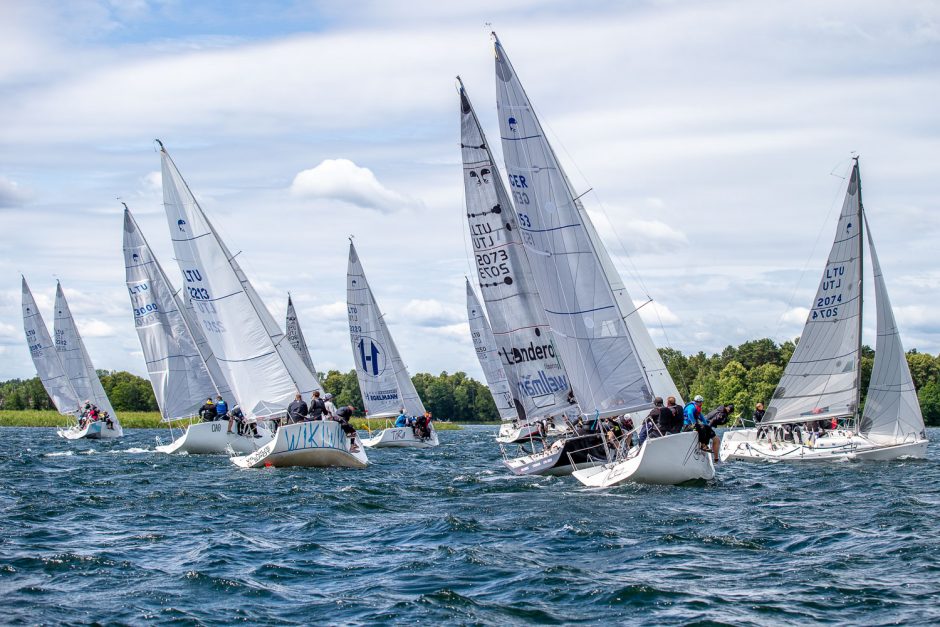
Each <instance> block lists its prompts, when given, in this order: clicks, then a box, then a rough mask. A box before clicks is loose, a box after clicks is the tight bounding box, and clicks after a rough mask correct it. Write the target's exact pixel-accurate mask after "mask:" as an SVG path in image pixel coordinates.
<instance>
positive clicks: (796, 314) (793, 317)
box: [780, 307, 809, 324]
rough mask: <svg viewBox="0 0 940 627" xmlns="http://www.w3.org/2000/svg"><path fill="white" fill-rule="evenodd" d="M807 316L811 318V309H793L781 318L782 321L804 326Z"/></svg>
mask: <svg viewBox="0 0 940 627" xmlns="http://www.w3.org/2000/svg"><path fill="white" fill-rule="evenodd" d="M807 316H809V309H807V308H806V307H793V308H792V309H788V310H787V311H786V312H784V314H783V315H782V316H780V321H781V322H787V323H790V324H803V323H804V322H806V317H807Z"/></svg>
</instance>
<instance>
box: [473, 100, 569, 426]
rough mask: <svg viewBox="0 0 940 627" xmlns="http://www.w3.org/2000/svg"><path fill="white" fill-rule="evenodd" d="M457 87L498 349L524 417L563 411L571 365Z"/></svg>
mask: <svg viewBox="0 0 940 627" xmlns="http://www.w3.org/2000/svg"><path fill="white" fill-rule="evenodd" d="M459 91H460V147H461V154H462V157H463V177H464V194H465V196H466V201H467V221H468V222H469V225H470V239H471V242H472V244H473V257H474V262H475V264H476V268H477V282H478V283H479V285H480V290H481V292H482V294H483V302H484V303H486V311H487V313H488V314H489V320H490V324H492V329H493V336H494V338H495V341H496V346H497V348H496V353H495V355H494V356H495V357H496V358H497V359H498V360H499V361H500V362H501V363H502V365H503V368H504V370H505V371H506V376H507V378H508V380H509V384H510V391H511V393H512V397H513V404H514V406H515V413H516V414H518V415H519V417H520V418H522V419H524V420H525V419H537V418H541V417H544V416H550V415H554V414H559V413H561V412H563V411H565V410H567V409H569V408H570V407H571V403H570V402H569V393H570V391H571V385H570V383H569V381H568V373H567V372H566V371H565V367H564V365H563V364H562V360H561V359H560V358H559V357H558V354H557V352H556V349H555V343H554V341H553V339H552V333H551V328H550V327H549V325H548V320H547V319H546V317H545V311H544V309H543V308H542V301H541V300H540V299H539V293H538V290H537V289H536V286H535V281H534V279H533V277H532V271H531V270H530V269H529V260H528V258H527V257H526V252H525V248H524V246H523V244H522V238H521V235H520V229H519V224H518V222H517V220H516V216H515V214H514V212H513V210H512V201H511V200H510V199H509V196H508V194H507V193H506V188H505V186H504V185H503V180H502V178H501V177H500V174H499V169H498V168H497V167H496V164H495V162H494V161H493V155H492V153H491V151H490V148H489V144H487V141H486V136H485V135H484V133H483V129H482V127H481V126H480V121H479V120H478V119H477V116H476V112H475V111H474V110H473V106H472V105H471V104H470V99H469V98H468V96H467V93H466V90H465V89H464V87H463V84H462V83H461V84H460V87H459ZM497 404H499V403H498V402H497ZM501 411H502V410H501Z"/></svg>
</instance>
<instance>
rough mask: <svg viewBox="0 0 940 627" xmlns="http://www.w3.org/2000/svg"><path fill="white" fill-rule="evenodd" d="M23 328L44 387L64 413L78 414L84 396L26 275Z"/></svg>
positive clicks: (94, 429)
mask: <svg viewBox="0 0 940 627" xmlns="http://www.w3.org/2000/svg"><path fill="white" fill-rule="evenodd" d="M23 330H24V331H25V332H26V345H27V346H29V355H30V357H32V359H33V365H34V366H36V373H37V374H38V375H39V380H40V381H41V382H42V386H43V388H45V390H46V393H47V394H48V395H49V398H50V399H52V404H53V405H55V408H56V409H57V410H58V412H59V413H60V414H62V415H63V416H71V417H72V418H75V416H76V415H77V414H78V413H79V410H80V408H81V406H82V400H83V399H80V398H79V396H78V393H77V392H76V391H75V388H74V387H72V382H71V381H69V377H68V375H67V374H66V373H65V366H63V365H62V360H61V359H60V358H59V352H58V351H57V350H56V348H55V344H54V343H53V341H52V337H51V336H50V335H49V329H48V327H46V323H45V322H43V319H42V314H41V313H39V308H38V307H37V306H36V299H34V298H33V293H32V292H31V291H30V290H29V285H27V284H26V277H23ZM94 425H98V423H89V424H88V425H87V426H86V427H85V428H84V432H85V435H84V436H83V437H88V436H89V431H91V434H92V436H94V434H95V433H97V432H98V431H99V430H100V425H98V426H94Z"/></svg>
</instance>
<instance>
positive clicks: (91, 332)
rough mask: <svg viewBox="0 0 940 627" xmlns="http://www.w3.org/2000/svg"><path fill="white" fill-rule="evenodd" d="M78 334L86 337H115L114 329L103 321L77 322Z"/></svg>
mask: <svg viewBox="0 0 940 627" xmlns="http://www.w3.org/2000/svg"><path fill="white" fill-rule="evenodd" d="M76 323H77V324H78V332H79V333H81V334H82V337H83V338H86V337H111V336H112V335H114V327H112V326H111V325H110V324H108V323H107V322H104V321H103V320H95V319H91V320H76Z"/></svg>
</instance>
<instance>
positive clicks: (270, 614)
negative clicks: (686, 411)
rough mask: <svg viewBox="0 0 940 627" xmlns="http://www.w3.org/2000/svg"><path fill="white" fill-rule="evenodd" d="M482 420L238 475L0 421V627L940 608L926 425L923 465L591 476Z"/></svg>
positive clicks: (935, 466) (730, 619) (939, 472)
mask: <svg viewBox="0 0 940 627" xmlns="http://www.w3.org/2000/svg"><path fill="white" fill-rule="evenodd" d="M494 434H495V428H494V427H475V428H468V429H466V430H464V431H460V432H454V431H446V432H440V438H441V442H442V445H441V446H440V447H439V448H437V449H431V450H423V451H407V450H389V449H385V450H378V451H370V453H369V454H370V458H371V460H372V461H373V464H372V466H371V467H369V468H368V469H366V470H358V471H357V470H343V469H328V470H318V469H265V470H236V469H235V468H234V466H232V465H231V463H230V462H229V461H228V460H227V459H226V458H225V457H196V456H193V457H185V456H184V457H169V456H166V455H160V454H157V453H155V452H153V447H154V445H155V443H156V442H155V440H156V437H157V436H160V435H162V436H164V438H165V437H166V432H165V431H163V432H161V431H152V430H130V431H128V436H126V437H125V438H123V439H122V440H119V441H116V442H100V443H99V442H67V441H65V440H62V439H60V438H58V437H56V435H55V433H54V431H53V430H51V429H18V428H7V429H2V430H0V436H2V439H0V472H2V477H3V479H4V481H3V483H2V487H0V612H2V616H0V622H2V623H7V624H22V623H30V624H35V623H61V622H70V623H85V622H103V623H114V622H119V623H142V622H148V623H166V624H169V623H173V624H185V623H204V624H228V623H233V622H243V623H249V624H272V625H279V624H327V623H329V624H374V623H404V622H408V623H413V622H421V623H423V624H429V625H439V624H494V625H510V624H529V623H545V624H575V623H586V624H612V623H626V622H628V621H629V622H631V623H641V624H664V623H673V624H674V623H690V622H709V621H714V622H724V623H733V624H741V625H746V624H755V625H757V624H761V625H763V624H772V623H790V624H793V623H802V622H813V623H832V624H835V623H849V624H868V625H880V624H889V623H901V624H930V623H932V624H937V623H940V522H938V517H940V462H938V460H940V445H938V441H940V430H937V429H931V430H929V435H930V439H931V444H930V448H929V450H928V456H929V459H928V460H926V461H923V460H921V461H901V462H895V463H837V464H829V465H826V464H823V465H803V466H795V465H794V466H786V465H782V464H779V465H764V464H755V465H752V464H744V463H734V464H725V465H723V466H720V467H719V468H718V476H717V478H716V480H715V481H714V482H712V483H709V484H707V485H705V484H703V485H698V486H683V487H650V486H635V485H631V486H623V487H619V488H616V489H612V490H605V491H598V490H588V489H585V488H582V487H581V486H580V484H578V483H577V482H576V481H575V480H574V479H572V478H571V477H563V478H550V477H534V478H516V477H512V476H510V475H509V474H508V473H507V471H505V470H504V469H503V468H502V466H501V465H500V463H499V450H498V448H497V446H496V444H495V442H494V440H493V436H494Z"/></svg>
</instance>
